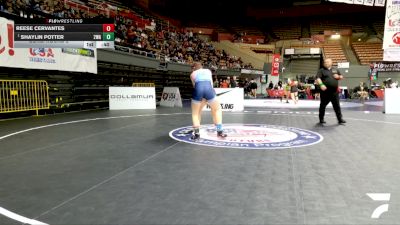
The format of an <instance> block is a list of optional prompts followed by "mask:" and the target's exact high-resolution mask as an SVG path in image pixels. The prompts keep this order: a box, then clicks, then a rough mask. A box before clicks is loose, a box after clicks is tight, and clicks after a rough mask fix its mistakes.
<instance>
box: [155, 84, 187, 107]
mask: <svg viewBox="0 0 400 225" xmlns="http://www.w3.org/2000/svg"><path fill="white" fill-rule="evenodd" d="M160 106H166V107H182V98H181V93H180V92H179V88H178V87H164V90H163V93H162V95H161V102H160Z"/></svg>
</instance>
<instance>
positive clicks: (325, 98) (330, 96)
mask: <svg viewBox="0 0 400 225" xmlns="http://www.w3.org/2000/svg"><path fill="white" fill-rule="evenodd" d="M329 102H332V106H333V109H334V110H335V113H336V118H337V119H338V121H341V120H342V111H341V109H340V102H339V94H338V93H337V92H336V91H329V90H326V91H321V104H320V105H319V121H323V120H324V117H325V109H326V106H327V105H328V104H329Z"/></svg>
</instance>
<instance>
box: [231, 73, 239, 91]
mask: <svg viewBox="0 0 400 225" xmlns="http://www.w3.org/2000/svg"><path fill="white" fill-rule="evenodd" d="M229 83H230V85H231V88H236V87H238V83H237V81H236V76H233V77H232V79H231V81H230V82H229Z"/></svg>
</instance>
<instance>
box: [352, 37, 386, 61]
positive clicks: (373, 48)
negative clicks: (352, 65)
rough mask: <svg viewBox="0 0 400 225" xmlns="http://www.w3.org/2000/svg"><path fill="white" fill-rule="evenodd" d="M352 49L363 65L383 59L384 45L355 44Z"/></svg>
mask: <svg viewBox="0 0 400 225" xmlns="http://www.w3.org/2000/svg"><path fill="white" fill-rule="evenodd" d="M352 47H353V49H354V52H355V53H356V55H357V57H358V60H359V61H360V63H361V64H362V65H369V64H370V63H371V62H373V61H382V59H383V50H382V43H366V42H355V43H353V44H352Z"/></svg>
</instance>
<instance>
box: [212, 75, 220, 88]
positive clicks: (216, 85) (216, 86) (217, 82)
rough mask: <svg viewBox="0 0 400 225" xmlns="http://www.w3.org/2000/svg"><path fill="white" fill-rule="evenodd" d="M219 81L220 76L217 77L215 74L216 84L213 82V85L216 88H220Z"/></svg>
mask: <svg viewBox="0 0 400 225" xmlns="http://www.w3.org/2000/svg"><path fill="white" fill-rule="evenodd" d="M219 83H220V82H219V81H218V78H217V76H214V84H213V86H214V88H219V86H220V85H219Z"/></svg>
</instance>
